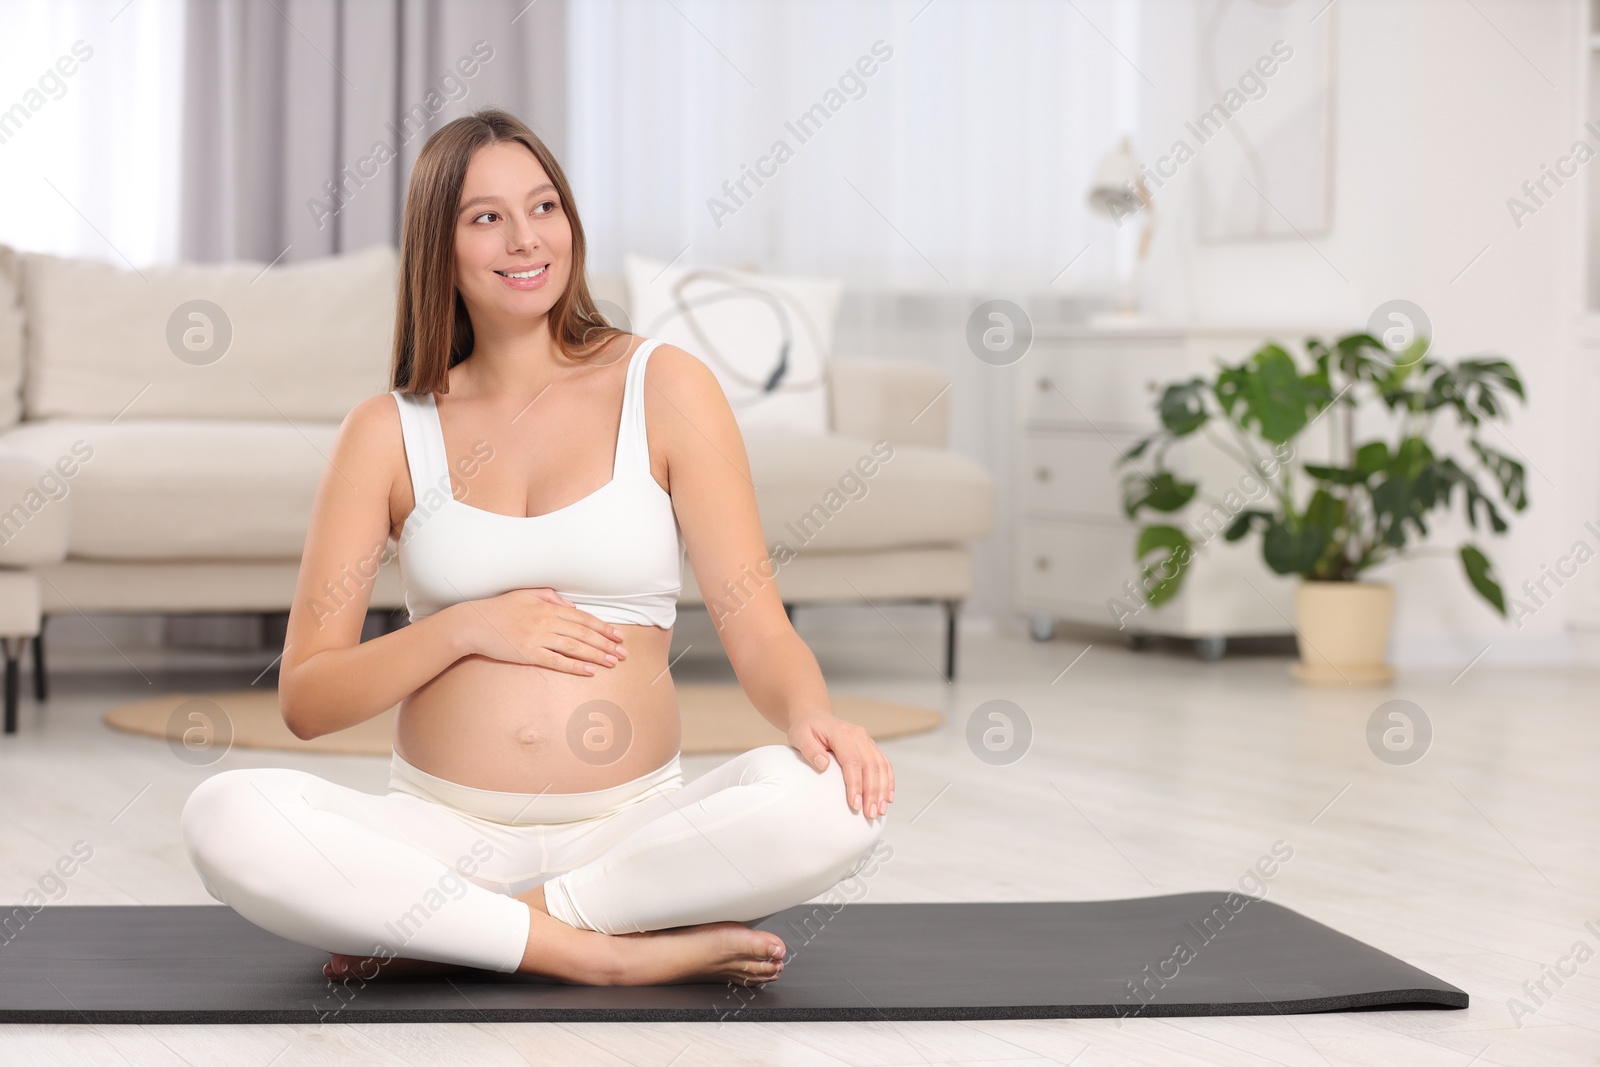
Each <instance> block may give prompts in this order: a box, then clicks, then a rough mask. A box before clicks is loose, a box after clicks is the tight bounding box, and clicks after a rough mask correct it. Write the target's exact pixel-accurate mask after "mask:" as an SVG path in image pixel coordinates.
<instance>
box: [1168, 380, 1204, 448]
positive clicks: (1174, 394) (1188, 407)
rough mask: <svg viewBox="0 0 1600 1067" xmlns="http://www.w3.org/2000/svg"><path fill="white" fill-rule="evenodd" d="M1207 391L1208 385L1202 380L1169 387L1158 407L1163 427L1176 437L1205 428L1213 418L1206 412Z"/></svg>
mask: <svg viewBox="0 0 1600 1067" xmlns="http://www.w3.org/2000/svg"><path fill="white" fill-rule="evenodd" d="M1205 391H1206V383H1205V380H1204V379H1202V378H1191V379H1189V380H1188V381H1186V382H1178V383H1177V384H1175V385H1169V386H1167V387H1166V389H1165V390H1163V391H1162V393H1161V400H1160V401H1159V402H1158V403H1157V405H1156V410H1157V411H1158V412H1160V414H1161V425H1163V426H1165V427H1166V428H1167V431H1168V432H1169V433H1171V434H1173V435H1174V436H1176V437H1182V436H1184V435H1186V434H1191V433H1194V431H1196V430H1198V429H1199V428H1200V427H1202V426H1204V425H1205V424H1206V420H1207V419H1209V418H1210V417H1211V416H1210V415H1209V414H1208V413H1207V411H1206V401H1205Z"/></svg>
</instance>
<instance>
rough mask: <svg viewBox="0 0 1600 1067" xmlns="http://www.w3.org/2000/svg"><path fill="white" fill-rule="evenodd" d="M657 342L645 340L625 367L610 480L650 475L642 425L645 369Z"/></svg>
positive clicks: (646, 443)
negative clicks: (636, 475)
mask: <svg viewBox="0 0 1600 1067" xmlns="http://www.w3.org/2000/svg"><path fill="white" fill-rule="evenodd" d="M659 344H661V342H660V341H656V340H646V341H645V342H644V344H642V345H640V346H639V350H638V351H637V352H635V353H634V354H633V356H632V358H631V360H630V361H629V363H628V376H627V378H626V380H625V381H624V382H623V385H622V423H621V425H620V426H618V427H617V454H616V458H615V459H614V460H613V462H612V471H611V476H612V477H613V478H615V477H616V476H617V475H619V474H624V473H643V474H646V475H648V474H649V473H650V438H649V436H648V435H647V434H646V432H645V421H644V368H645V363H646V361H647V360H649V358H650V353H651V352H654V351H655V350H656V346H658V345H659Z"/></svg>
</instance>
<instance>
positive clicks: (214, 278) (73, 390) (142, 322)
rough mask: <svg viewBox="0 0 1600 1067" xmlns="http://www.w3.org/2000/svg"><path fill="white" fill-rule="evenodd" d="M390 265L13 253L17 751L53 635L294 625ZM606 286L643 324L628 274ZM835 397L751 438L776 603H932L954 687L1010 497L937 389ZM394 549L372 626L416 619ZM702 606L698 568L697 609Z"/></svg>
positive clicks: (866, 383)
mask: <svg viewBox="0 0 1600 1067" xmlns="http://www.w3.org/2000/svg"><path fill="white" fill-rule="evenodd" d="M396 258H397V257H396V254H395V251H394V250H393V249H392V248H387V247H382V246H378V247H374V248H370V249H367V250H365V251H362V252H356V253H350V254H347V255H343V256H335V257H329V258H326V259H321V260H313V261H308V262H306V263H301V264H293V265H287V266H285V265H278V266H274V267H271V268H270V269H267V267H266V265H265V264H261V263H230V264H219V265H200V264H175V265H171V266H165V267H159V268H148V267H147V268H143V269H142V270H140V271H134V270H131V269H126V268H122V267H118V266H115V265H112V264H108V263H103V262H99V261H92V260H81V259H70V258H63V257H55V256H45V255H38V254H34V253H21V252H16V251H14V250H11V249H8V248H5V247H4V246H0V639H3V645H4V650H5V656H6V709H5V730H6V732H7V733H10V732H14V730H15V715H16V703H17V685H18V682H17V678H18V670H19V657H20V656H21V653H22V650H23V647H24V645H25V644H27V643H28V642H29V641H30V640H31V642H32V646H33V652H34V688H35V694H36V696H37V697H38V698H39V699H40V700H43V699H44V698H45V696H46V695H47V692H48V690H47V687H46V685H45V670H44V654H43V647H44V646H43V625H42V620H48V618H49V617H50V616H52V615H58V614H67V613H73V612H81V613H85V614H91V613H107V612H110V613H117V612H128V613H140V614H160V613H183V614H188V613H207V612H225V613H238V612H284V611H287V610H288V609H289V603H290V599H291V597H292V595H293V590H294V583H295V577H296V573H297V570H298V567H299V557H300V552H301V549H302V547H303V544H304V541H305V532H306V523H307V521H308V518H309V515H310V509H311V503H312V499H313V496H314V494H315V490H316V486H317V482H318V479H319V478H320V475H321V472H322V470H323V468H324V466H325V464H326V457H327V453H328V450H329V448H330V446H331V444H332V441H333V437H334V434H335V432H336V430H337V428H338V425H339V422H340V421H341V420H342V419H343V417H344V415H345V414H346V413H347V412H348V411H349V410H350V409H351V408H352V407H354V406H355V404H356V403H358V402H359V401H360V400H362V399H364V398H365V397H367V396H371V395H373V394H374V393H379V392H384V391H387V389H388V373H389V345H390V337H391V331H392V329H393V307H394V277H395V268H396ZM591 287H592V289H593V291H594V293H595V295H596V297H597V298H600V299H603V300H608V301H611V302H613V303H615V304H617V305H619V306H620V307H621V308H622V310H623V312H624V313H626V311H627V306H628V300H627V291H626V286H625V285H624V283H623V281H622V278H621V277H620V276H595V277H592V278H591ZM195 301H207V302H209V306H207V305H204V304H195V303H193V302H195ZM218 309H220V313H219V311H218ZM192 312H193V313H197V314H198V317H195V316H194V315H192V314H191V313H192ZM830 377H831V382H830V393H829V396H830V401H831V415H830V420H831V427H832V432H831V433H829V434H827V435H816V434H803V433H798V432H796V431H789V430H760V431H758V430H751V431H748V432H747V433H746V435H745V440H746V446H747V448H748V450H749V455H750V464H751V468H752V473H753V475H754V480H755V483H756V486H757V499H758V505H759V508H760V513H761V519H762V526H763V531H764V533H765V534H766V538H767V543H768V546H769V548H772V549H774V551H776V545H777V543H778V542H780V541H782V542H783V543H784V544H786V545H788V546H789V548H790V549H791V550H793V551H794V553H795V555H794V557H793V558H792V559H790V560H788V562H787V563H786V564H784V565H783V566H782V567H781V568H780V569H779V571H778V574H777V577H776V581H777V584H778V588H779V591H780V594H781V596H782V599H783V601H784V603H785V604H786V605H787V606H789V607H790V608H791V609H792V608H793V606H794V605H799V604H816V603H825V602H840V601H854V602H860V601H861V600H862V599H863V598H865V599H866V600H868V601H870V602H871V603H874V604H877V603H881V602H885V601H906V600H915V601H926V602H937V603H939V604H941V605H943V607H944V609H945V612H946V621H947V630H946V635H947V636H946V665H945V666H946V673H947V675H949V676H951V677H953V676H954V669H955V623H956V613H957V611H958V609H959V605H960V603H961V601H962V600H963V599H965V598H966V597H967V596H968V595H969V594H970V592H971V589H972V582H973V559H972V553H971V551H970V548H969V545H970V544H971V543H972V542H974V541H977V540H980V539H982V538H984V537H986V536H988V534H989V533H990V531H991V529H992V525H993V507H994V486H993V481H992V478H991V476H990V474H989V472H988V471H986V470H985V469H984V468H983V467H982V466H981V465H979V464H978V463H976V462H974V461H972V460H970V459H968V458H966V457H963V456H960V455H957V454H955V453H953V452H951V451H949V450H948V449H947V448H946V447H945V445H946V434H947V426H948V414H949V393H948V391H946V386H947V385H948V382H949V379H948V377H947V375H945V374H944V373H943V372H942V371H940V370H938V369H936V368H933V367H929V366H924V365H921V364H913V363H905V362H890V361H873V360H835V361H833V363H832V365H831V371H830ZM879 439H883V440H887V441H889V442H890V443H892V444H893V446H894V456H893V459H892V461H890V462H887V463H883V464H882V465H881V466H879V467H877V468H876V472H875V473H874V475H873V476H872V477H871V478H870V479H863V481H865V482H866V484H867V492H866V493H865V494H864V495H861V496H860V497H859V498H858V499H850V498H849V497H848V496H847V495H844V494H842V493H840V492H839V491H838V490H839V483H840V481H841V479H842V478H846V475H847V474H849V473H850V472H852V471H853V470H854V469H855V467H856V463H857V461H858V460H859V459H860V458H861V457H863V456H869V455H870V453H871V449H872V443H873V442H874V441H876V440H879ZM848 484H849V483H848V480H847V485H848ZM850 488H851V489H852V490H854V487H853V486H850ZM830 490H833V491H832V492H830ZM854 491H858V490H854ZM393 548H394V545H393V543H392V542H391V544H390V549H391V552H390V553H389V555H388V557H386V558H388V559H389V560H390V561H389V562H386V563H385V565H384V566H382V567H381V568H380V569H379V572H378V575H377V577H376V579H375V580H374V583H373V590H372V600H371V602H372V607H373V608H375V609H389V610H391V611H392V610H394V609H400V608H402V607H403V606H404V602H403V593H402V587H401V582H400V575H399V572H398V566H397V565H396V564H395V563H394V562H393V561H392V554H393V553H392V550H393ZM714 595H715V594H714ZM705 600H706V598H705V596H703V595H702V593H701V591H700V590H699V588H698V587H697V585H696V584H695V580H694V573H693V568H692V567H689V566H686V567H685V568H684V590H683V595H682V598H681V600H680V603H682V604H703V603H705ZM391 618H392V616H391Z"/></svg>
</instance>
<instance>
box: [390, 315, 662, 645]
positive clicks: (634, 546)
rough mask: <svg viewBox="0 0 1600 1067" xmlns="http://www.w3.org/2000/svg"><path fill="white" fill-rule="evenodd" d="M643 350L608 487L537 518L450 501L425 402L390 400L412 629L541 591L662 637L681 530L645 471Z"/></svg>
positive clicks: (434, 411)
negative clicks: (400, 448) (470, 605)
mask: <svg viewBox="0 0 1600 1067" xmlns="http://www.w3.org/2000/svg"><path fill="white" fill-rule="evenodd" d="M660 343H661V342H659V341H654V340H646V341H645V342H644V343H643V344H642V345H640V346H639V348H638V350H637V351H635V353H634V354H633V357H632V358H631V360H630V362H629V364H628V372H627V377H626V379H625V382H624V385H623V389H622V423H621V425H620V426H619V427H618V430H617V450H616V458H615V460H614V461H613V463H612V469H611V480H610V481H609V482H607V483H606V484H605V485H603V486H601V487H600V488H599V489H596V490H595V491H594V492H592V493H590V494H589V495H588V496H586V497H584V498H583V499H581V500H579V501H577V502H576V503H572V504H568V505H567V506H566V507H564V508H557V509H556V510H555V511H551V512H547V513H546V514H543V515H530V516H527V517H524V516H521V515H502V514H500V513H498V512H493V511H485V510H483V509H482V508H475V507H472V506H471V505H470V504H466V503H463V502H462V501H460V500H457V499H455V497H454V495H452V493H451V491H450V475H449V461H448V459H447V457H446V455H445V448H444V433H443V431H442V430H441V429H440V425H439V409H438V406H437V404H436V403H435V401H434V395H433V394H432V393H426V394H423V395H421V396H413V395H411V394H407V393H402V392H401V391H400V390H398V389H396V390H393V392H392V395H393V396H394V398H395V402H396V403H397V404H398V405H399V408H400V430H401V434H402V435H403V436H404V438H405V447H406V464H407V465H408V466H409V467H410V469H411V489H412V492H413V493H414V494H415V496H416V506H415V507H413V508H412V510H411V514H409V515H408V516H406V520H405V524H404V526H403V527H402V528H401V532H400V549H399V561H400V575H401V580H402V582H403V583H404V585H405V602H406V610H407V611H408V612H409V613H410V617H411V620H412V621H413V622H415V621H416V620H417V619H420V618H423V617H425V616H427V615H431V614H432V613H433V612H435V611H437V610H438V609H439V608H441V607H444V606H445V605H447V604H455V603H458V602H460V601H463V600H483V599H487V598H488V597H493V596H498V595H500V594H501V593H504V592H508V591H510V590H512V589H520V588H529V587H536V586H549V587H551V588H553V589H555V591H556V592H558V593H560V594H561V595H562V596H564V597H566V598H567V599H568V600H570V601H572V602H573V603H574V604H576V605H577V606H578V607H580V608H582V609H583V610H584V611H587V612H589V613H590V614H592V615H594V616H595V617H596V618H599V619H601V620H603V621H605V622H614V623H633V624H638V625H649V626H660V627H663V628H670V627H671V626H672V625H673V623H674V622H675V621H676V619H677V603H678V594H679V593H681V592H682V591H683V578H682V576H683V559H684V554H683V531H682V530H681V529H680V528H679V526H678V518H677V515H676V514H675V513H674V512H673V510H672V497H671V496H670V495H668V494H667V492H666V491H665V490H663V489H662V488H661V484H660V483H659V482H657V481H656V480H655V477H654V476H653V475H652V474H651V473H650V447H649V441H648V439H647V438H646V436H645V424H644V368H645V362H646V361H647V360H648V359H649V358H650V353H651V351H653V350H654V349H655V347H656V346H657V345H658V344H660Z"/></svg>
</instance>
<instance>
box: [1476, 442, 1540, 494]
mask: <svg viewBox="0 0 1600 1067" xmlns="http://www.w3.org/2000/svg"><path fill="white" fill-rule="evenodd" d="M1467 445H1468V446H1469V447H1470V448H1471V449H1472V451H1474V452H1476V453H1477V455H1478V459H1479V460H1480V461H1481V462H1482V463H1483V465H1484V466H1485V467H1488V468H1489V473H1491V474H1493V475H1494V478H1495V481H1496V482H1498V483H1500V495H1501V496H1503V497H1505V498H1506V503H1508V504H1510V505H1511V506H1512V507H1513V508H1515V509H1516V510H1517V511H1522V510H1523V509H1525V508H1526V507H1527V506H1528V485H1527V472H1526V471H1525V470H1524V469H1523V466H1522V464H1520V463H1518V462H1517V461H1516V460H1514V459H1512V458H1511V457H1510V456H1508V455H1506V454H1505V453H1503V452H1496V451H1494V449H1492V448H1489V447H1487V446H1486V445H1484V444H1483V443H1482V442H1481V441H1479V440H1478V439H1477V438H1476V437H1474V438H1471V439H1469V440H1468V441H1467Z"/></svg>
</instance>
